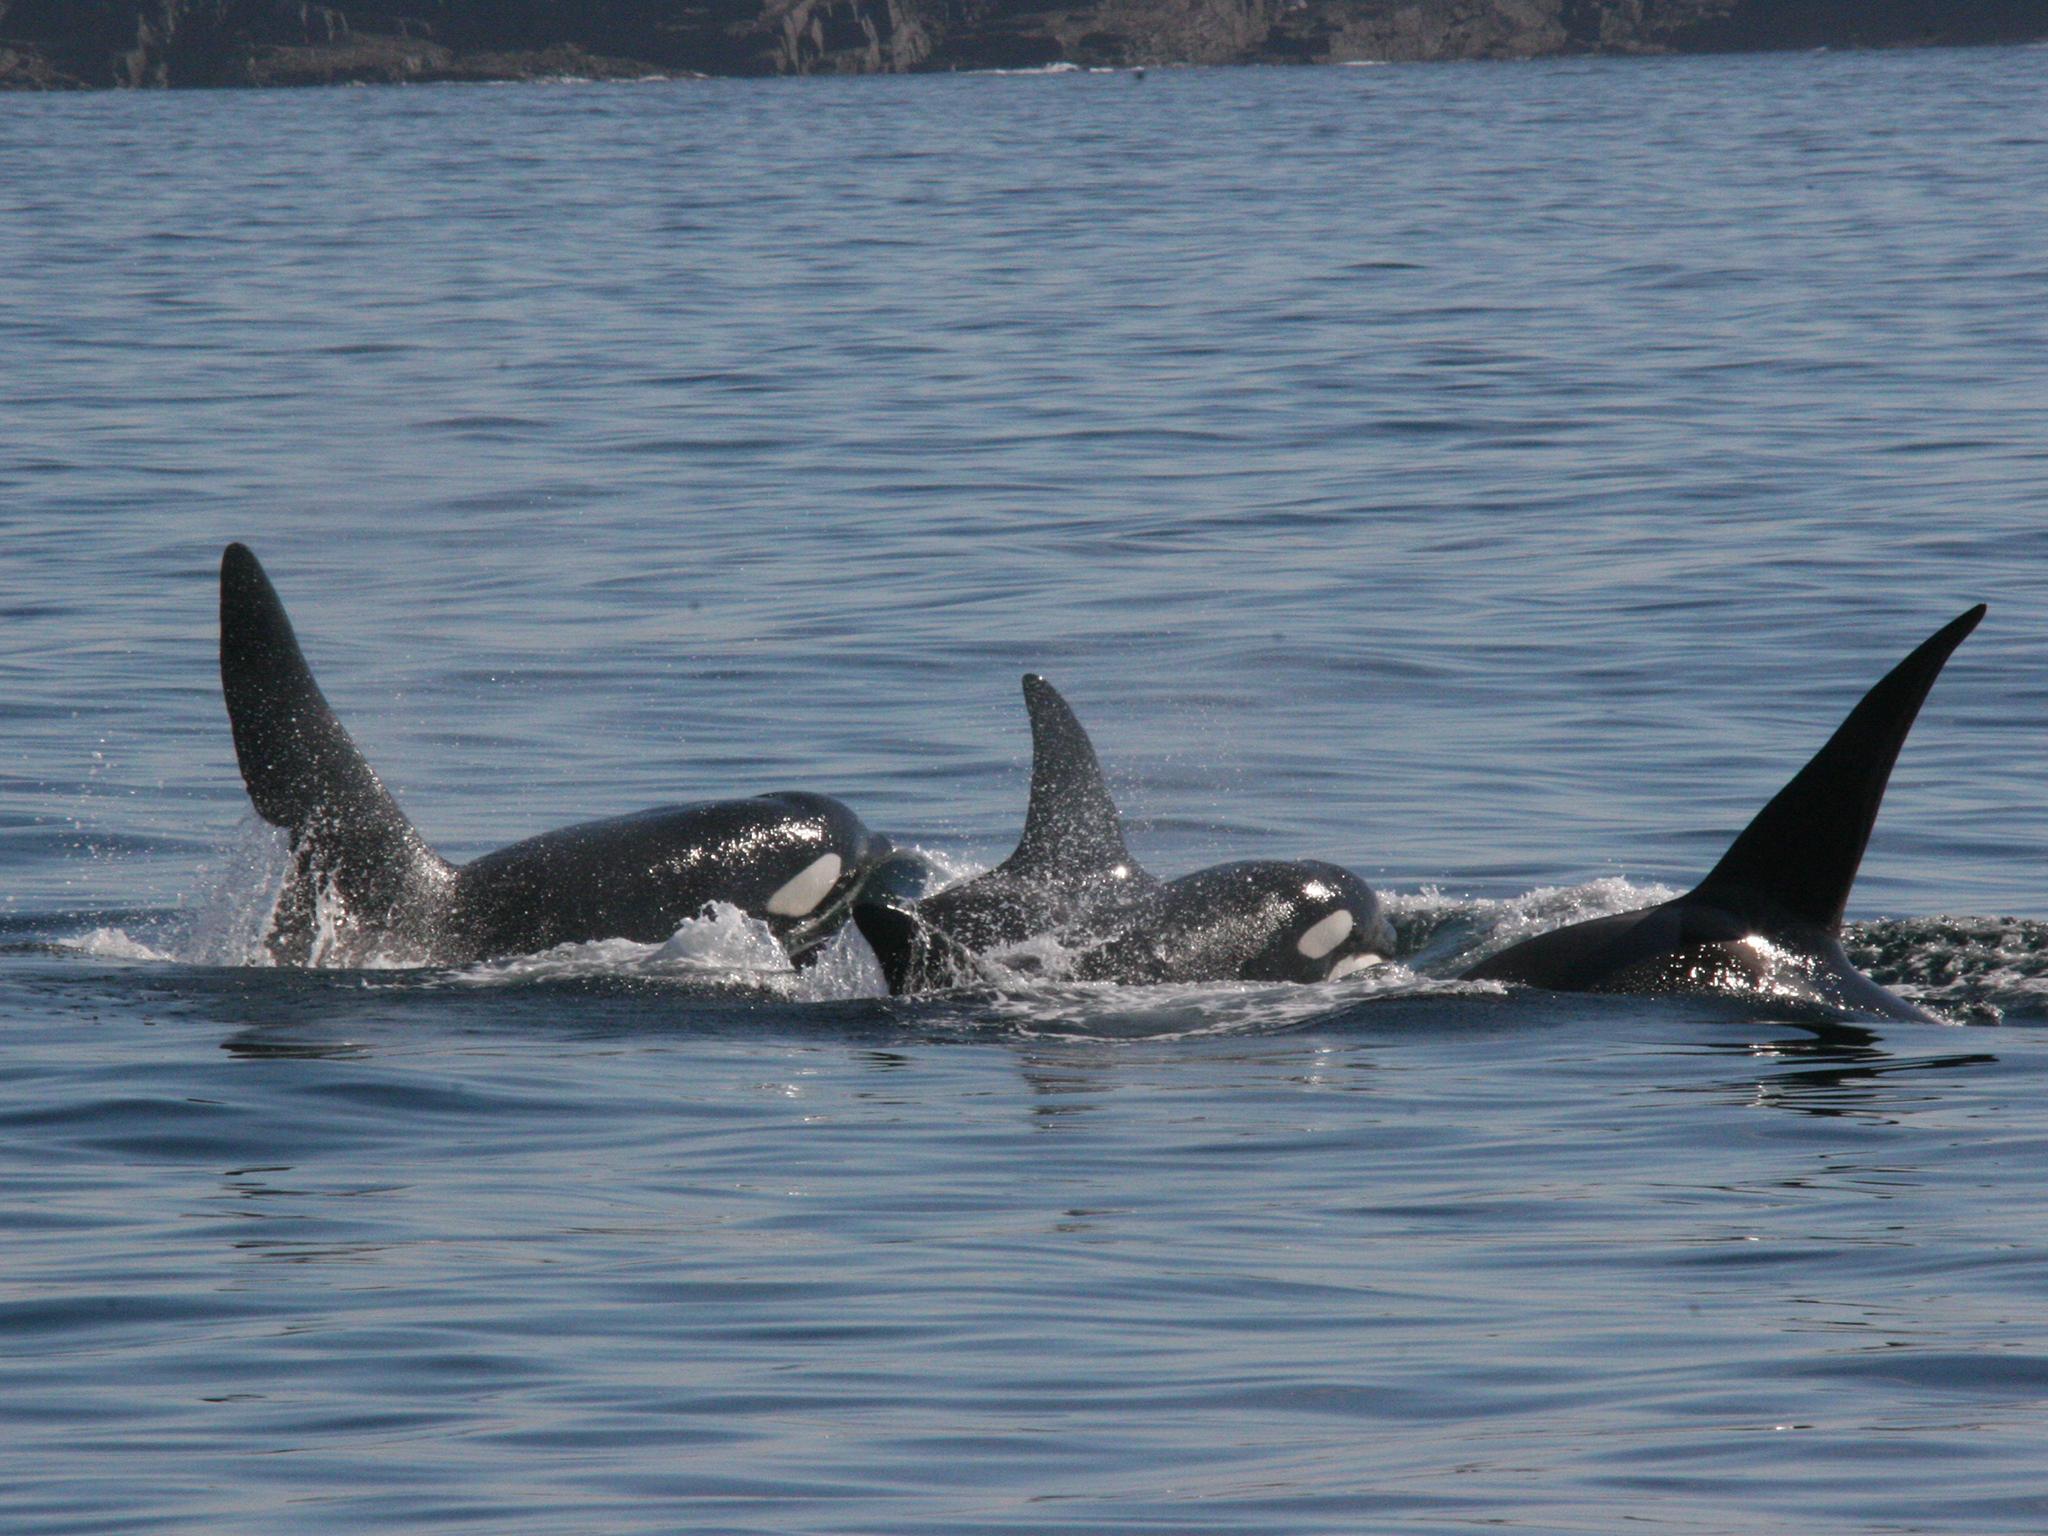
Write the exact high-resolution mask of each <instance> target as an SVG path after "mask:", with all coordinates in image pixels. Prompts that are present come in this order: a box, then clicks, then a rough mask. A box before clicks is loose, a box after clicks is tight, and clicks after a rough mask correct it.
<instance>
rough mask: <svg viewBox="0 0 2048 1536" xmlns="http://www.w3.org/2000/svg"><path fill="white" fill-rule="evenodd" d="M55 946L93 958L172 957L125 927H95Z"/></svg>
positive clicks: (161, 960) (154, 958) (147, 958)
mask: <svg viewBox="0 0 2048 1536" xmlns="http://www.w3.org/2000/svg"><path fill="white" fill-rule="evenodd" d="M56 947H57V948H58V949H61V950H64V951H66V952H68V953H71V954H76V955H90V956H91V957H92V958H93V959H95V960H154V961H158V962H159V963H161V962H164V961H168V960H170V959H172V958H173V957H172V956H170V955H167V954H165V953H164V952H163V951H162V950H160V949H157V948H156V947H155V946H153V945H151V944H147V943H145V942H143V941H142V940H141V939H138V938H135V937H134V936H133V935H131V934H130V933H129V932H128V931H127V929H125V928H95V929H93V930H92V931H91V932H90V933H81V934H79V935H77V936H76V937H74V938H69V939H59V940H57V943H56Z"/></svg>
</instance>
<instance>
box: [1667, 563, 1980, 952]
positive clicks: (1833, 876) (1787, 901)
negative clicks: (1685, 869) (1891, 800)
mask: <svg viewBox="0 0 2048 1536" xmlns="http://www.w3.org/2000/svg"><path fill="white" fill-rule="evenodd" d="M1983 617H1984V605H1983V604H1982V603H1979V604H1978V605H1977V606H1976V607H1975V608H1972V609H1971V610H1970V611H1969V612H1968V613H1965V614H1962V615H1960V616H1959V617H1957V618H1956V619H1954V620H1952V621H1951V622H1950V623H1948V624H1947V625H1945V626H1943V627H1942V628H1941V629H1939V630H1937V631H1935V633H1934V634H1933V635H1931V636H1929V637H1928V638H1927V639H1926V640H1925V641H1923V642H1922V643H1921V645H1920V647H1919V648H1918V649H1917V650H1915V651H1914V652H1913V654H1912V655H1910V656H1908V657H1907V658H1906V659H1905V660H1904V661H1902V662H1900V663H1899V664H1898V665H1897V666H1896V667H1894V668H1892V670H1891V671H1890V672H1888V673H1886V674H1885V676H1884V677H1883V679H1882V680H1880V681H1879V682H1878V684H1877V686H1876V687H1874V688H1872V689H1871V690H1870V692H1868V693H1866V694H1865V695H1864V696H1863V702H1862V703H1860V704H1858V705H1857V706H1856V707H1855V708H1854V709H1853V710H1851V711H1850V712H1849V718H1848V719H1846V720H1844V721H1843V722H1842V724H1841V726H1840V727H1839V728H1838V729H1837V730H1836V731H1835V734H1834V735H1833V736H1831V737H1829V738H1828V743H1827V745H1826V746H1824V747H1822V748H1821V749H1820V751H1818V752H1816V753H1815V754H1814V756H1813V760H1812V761H1811V762H1809V763H1808V764H1807V765H1806V766H1805V767H1804V768H1802V769H1800V770H1799V772H1798V774H1797V775H1796V776H1795V777H1794V778H1793V780H1792V782H1791V783H1789V784H1787V785H1786V786H1785V787H1784V788H1783V789H1781V790H1779V791H1778V793H1777V795H1776V796H1775V797H1773V799H1772V800H1771V803H1770V804H1768V805H1766V806H1765V807H1764V808H1763V809H1762V810H1761V811H1759V812H1757V815H1756V819H1755V820H1754V821H1752V822H1750V824H1749V826H1748V827H1747V828H1745V829H1744V831H1743V833H1742V835H1741V836H1740V837H1738V838H1736V839H1735V841H1734V843H1733V844H1732V845H1731V846H1730V847H1729V849H1728V852H1727V853H1725V854H1724V855H1722V858H1721V862H1720V863H1719V864H1716V865H1715V866H1714V869H1713V872H1712V873H1711V874H1709V875H1708V876H1707V878H1706V879H1704V880H1702V881H1701V882H1700V883H1699V885H1698V886H1697V887H1696V888H1695V889H1694V890H1693V892H1692V896H1693V897H1700V898H1705V899H1707V900H1710V901H1715V902H1717V903H1718V904H1724V905H1730V906H1736V907H1742V906H1745V905H1748V904H1750V902H1753V901H1754V899H1755V898H1757V897H1762V898H1763V899H1764V900H1765V901H1766V902H1768V903H1769V904H1770V906H1771V907H1772V908H1773V909H1774V910H1775V911H1776V912H1778V913H1779V914H1781V915H1783V916H1785V917H1789V918H1791V919H1793V920H1794V921H1798V922H1803V923H1810V924H1812V925H1813V926H1815V927H1817V928H1821V929H1825V930H1826V931H1827V932H1829V933H1833V932H1835V931H1836V930H1837V929H1839V928H1840V927H1841V925H1842V914H1843V911H1844V910H1845V909H1846V907H1847V906H1848V903H1849V887H1850V885H1851V884H1853V883H1854V881H1855V879H1856V869H1857V866H1858V865H1860V864H1861V863H1862V862H1863V849H1864V846H1865V845H1866V844H1867V843H1868V842H1869V841H1870V828H1871V824H1872V823H1873V822H1875V821H1876V820H1877V808H1878V806H1879V805H1880V804H1881V803H1882V802H1883V800H1884V789H1885V784H1886V783H1887V782H1888V781H1889V780H1890V778H1891V773H1892V764H1893V763H1895V762H1896V761H1898V756H1899V748H1900V747H1901V746H1903V745H1904V744H1905V740H1906V733H1907V732H1908V731H1909V730H1911V729H1912V728H1913V719H1914V717H1915V716H1916V715H1918V714H1919V713H1920V705H1921V703H1922V701H1924V700H1925V699H1926V697H1927V691H1928V690H1929V689H1930V688H1932V687H1933V686H1934V680H1935V678H1936V677H1938V676H1939V675H1940V674H1941V669H1942V666H1943V664H1944V663H1946V662H1947V660H1948V658H1949V654H1950V653H1951V652H1952V651H1954V650H1955V648H1956V647H1957V646H1958V645H1960V644H1962V641H1963V637H1964V636H1965V635H1967V634H1969V632H1970V631H1971V630H1973V629H1975V628H1976V627H1977V621H1978V620H1979V619H1981V618H1983ZM1745 898H1747V899H1748V900H1745ZM1687 899H1690V898H1687Z"/></svg>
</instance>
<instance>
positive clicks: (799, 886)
mask: <svg viewBox="0 0 2048 1536" xmlns="http://www.w3.org/2000/svg"><path fill="white" fill-rule="evenodd" d="M840 868H841V865H840V862H839V855H838V854H836V853H827V854H823V855H821V856H819V857H818V858H815V859H813V860H812V861H811V862H810V863H809V864H806V865H805V866H804V867H803V869H802V870H801V871H799V872H798V873H797V874H796V875H795V876H793V877H792V878H791V879H790V880H789V881H787V882H786V883H785V884H784V885H783V887H782V888H781V889H780V890H778V891H777V892H776V893H775V894H774V895H773V896H770V897H769V898H768V910H769V911H770V912H773V913H774V914H775V915H776V916H777V917H803V916H806V915H807V914H809V913H810V912H811V911H813V910H814V909H815V908H816V907H817V905H818V903H819V902H821V901H823V900H824V899H825V893H826V892H827V891H829V890H831V889H832V885H833V882H834V881H836V880H837V879H838V878H839V871H840ZM1325 921H1327V919H1325Z"/></svg>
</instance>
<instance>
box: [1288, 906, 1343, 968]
mask: <svg viewBox="0 0 2048 1536" xmlns="http://www.w3.org/2000/svg"><path fill="white" fill-rule="evenodd" d="M1351 929H1352V919H1351V909H1350V908H1349V907H1339V908H1338V909H1337V910H1336V911H1334V912H1332V913H1331V914H1330V915H1329V916H1328V917H1326V918H1324V919H1323V920H1322V921H1321V922H1319V923H1317V924H1316V925H1315V926H1314V927H1313V928H1311V929H1309V931H1308V932H1307V933H1304V934H1303V935H1302V936H1301V937H1300V938H1298V939H1296V940H1295V941H1294V947H1295V948H1296V949H1298V950H1300V951H1301V953H1302V958H1303V959H1306V960H1320V959H1322V958H1323V956H1325V955H1327V954H1328V953H1329V952H1330V951H1331V950H1333V949H1335V948H1336V947H1337V946H1338V945H1339V944H1342V943H1343V942H1344V941H1345V940H1346V939H1348V938H1350V937H1351Z"/></svg>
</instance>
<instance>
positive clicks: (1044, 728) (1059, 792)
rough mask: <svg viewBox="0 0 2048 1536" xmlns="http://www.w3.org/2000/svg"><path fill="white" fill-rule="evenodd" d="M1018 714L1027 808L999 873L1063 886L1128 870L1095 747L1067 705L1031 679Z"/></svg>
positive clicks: (1120, 828) (1042, 681) (1126, 851)
mask: <svg viewBox="0 0 2048 1536" xmlns="http://www.w3.org/2000/svg"><path fill="white" fill-rule="evenodd" d="M1024 706H1025V708H1026V709H1028V710H1029V711H1030V713H1031V805H1030V808H1029V809H1028V810H1027V811H1026V812H1025V814H1024V835H1023V837H1021V838H1019V839H1018V841H1017V851H1016V852H1015V853H1013V854H1011V855H1010V857H1009V858H1008V859H1006V860H1004V862H1003V868H1004V869H1006V870H1008V871H1009V872H1010V873H1012V874H1019V875H1029V876H1032V877H1033V878H1036V879H1067V880H1085V879H1088V878H1091V877H1094V876H1099V875H1105V874H1108V873H1109V872H1111V871H1112V870H1116V869H1119V868H1121V869H1124V870H1130V869H1133V868H1135V865H1134V863H1133V861H1132V859H1131V855H1130V850H1129V849H1127V848H1126V847H1125V846H1124V829H1123V822H1122V819H1121V818H1120V817H1119V816H1118V815H1117V811H1116V802H1115V801H1114V800H1112V799H1111V798H1110V794H1109V785H1108V783H1107V782H1106V781H1105V780H1104V779H1103V777H1102V765H1101V764H1100V763H1099V762H1097V761H1096V760H1095V747H1094V744H1093V743H1091V742H1090V741H1089V740H1088V733H1087V732H1086V731H1084V730H1082V729H1081V722H1080V721H1079V720H1076V719H1075V718H1074V712H1073V711H1072V710H1071V709H1069V708H1068V707H1067V701H1066V700H1065V699H1063V698H1061V697H1060V696H1059V692H1058V690H1056V689H1055V688H1054V687H1053V685H1052V684H1051V683H1048V682H1047V681H1046V680H1045V679H1044V678H1042V677H1040V676H1038V675H1037V674H1036V673H1035V672H1033V673H1026V674H1025V677H1024Z"/></svg>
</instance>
